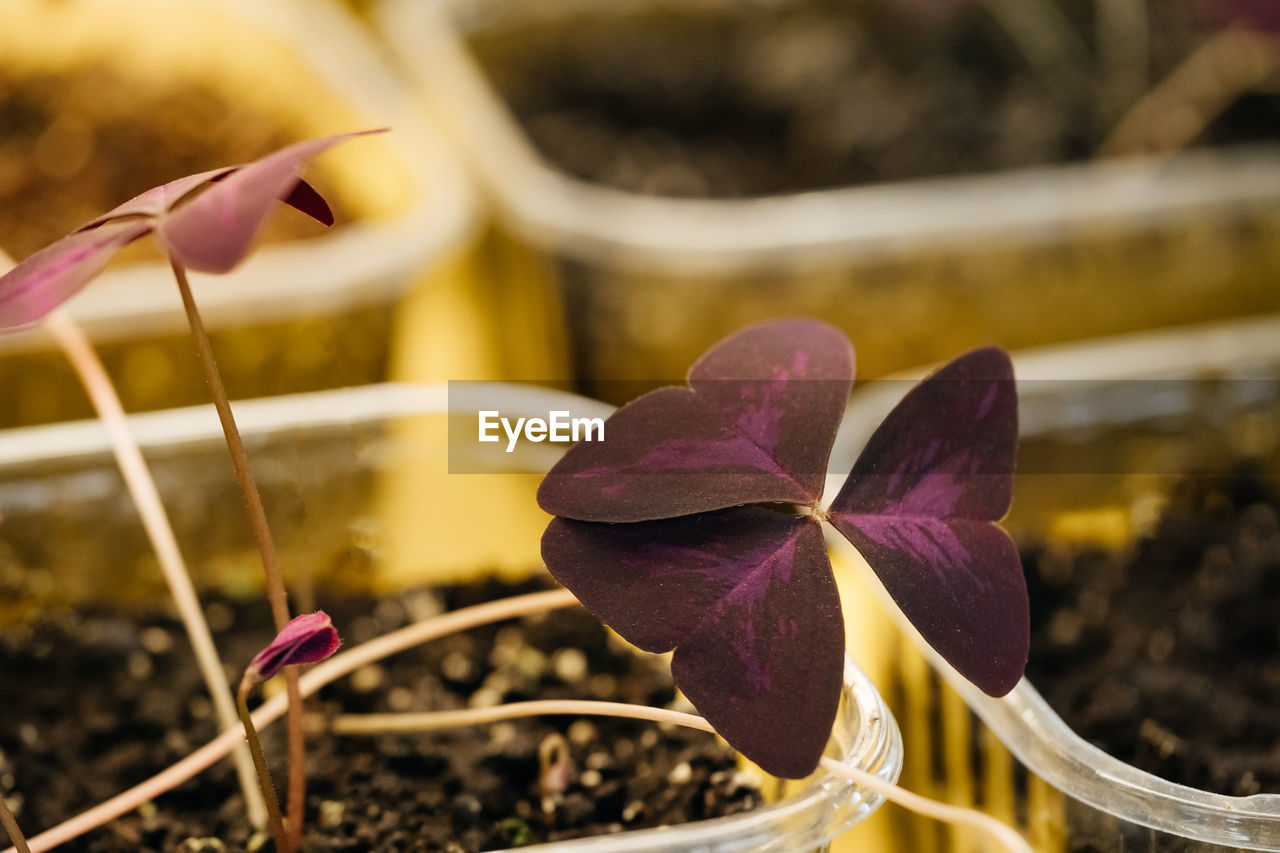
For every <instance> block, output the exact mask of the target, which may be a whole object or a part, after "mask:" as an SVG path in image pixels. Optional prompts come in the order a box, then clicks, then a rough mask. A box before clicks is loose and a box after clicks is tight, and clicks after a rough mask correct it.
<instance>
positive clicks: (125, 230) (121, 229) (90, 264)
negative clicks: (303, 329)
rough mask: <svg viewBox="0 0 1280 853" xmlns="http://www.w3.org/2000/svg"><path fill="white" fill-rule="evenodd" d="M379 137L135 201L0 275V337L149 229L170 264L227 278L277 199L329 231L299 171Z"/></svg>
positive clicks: (307, 149)
mask: <svg viewBox="0 0 1280 853" xmlns="http://www.w3.org/2000/svg"><path fill="white" fill-rule="evenodd" d="M381 132H383V131H382V130H366V131H357V132H354V133H342V134H337V135H335V136H326V137H323V138H320V139H311V140H307V141H305V142H299V143H297V144H295V145H290V146H288V147H286V148H282V149H280V150H279V151H276V152H275V153H273V154H268V155H267V156H266V157H263V158H262V159H260V160H256V161H254V162H252V163H247V164H243V165H240V166H227V167H224V168H221V169H213V170H211V171H208V172H201V173H199V174H196V175H188V176H186V177H183V178H178V179H177V180H174V181H170V182H169V183H167V184H163V185H161V186H158V187H153V188H152V189H149V190H147V191H146V192H144V193H142V194H141V195H138V196H135V197H134V198H132V199H130V200H128V201H126V202H124V203H123V204H121V205H119V206H118V207H116V208H114V209H113V210H111V211H109V212H107V213H105V214H103V215H102V216H99V217H98V218H96V219H94V220H92V221H91V222H89V223H88V224H86V225H84V226H82V227H81V228H80V229H78V230H77V231H75V232H73V233H72V234H71V235H69V236H67V237H64V238H62V239H61V240H59V241H57V242H56V243H53V244H51V245H49V246H46V247H45V248H44V249H41V250H40V251H38V252H36V253H35V254H33V255H31V256H30V257H28V258H26V259H25V260H23V261H22V262H21V263H19V264H18V265H17V266H15V267H14V268H13V269H12V270H10V271H9V272H8V273H6V274H5V275H3V276H0V333H3V332H9V331H14V330H16V329H20V328H23V327H25V326H28V325H30V324H32V323H34V322H36V321H37V320H39V319H40V318H42V317H43V316H44V315H45V314H48V313H49V312H50V311H52V310H53V309H54V308H56V307H58V306H59V305H61V304H62V303H63V302H65V301H66V300H67V299H69V298H70V297H71V296H73V295H74V294H75V293H76V291H78V290H79V289H80V288H82V287H84V286H85V285H86V284H88V283H89V282H90V281H91V280H92V279H93V278H94V276H96V275H97V274H98V273H99V272H101V271H102V268H103V267H104V266H106V264H107V261H109V260H110V259H111V256H112V255H113V254H114V253H115V251H116V250H117V249H119V248H120V247H122V246H124V245H125V244H126V243H129V242H132V241H133V240H136V239H138V238H139V237H142V236H144V235H146V234H148V233H150V232H152V231H155V232H156V233H157V237H158V239H159V240H160V242H161V244H162V245H163V246H164V248H165V250H166V251H167V252H168V253H169V256H170V257H171V258H172V259H173V260H174V261H176V262H178V263H181V264H183V265H184V266H188V267H190V268H192V269H196V270H202V271H205V272H226V271H228V270H230V269H231V268H232V267H234V266H235V265H236V264H238V263H239V262H240V261H241V260H243V259H244V257H245V255H247V254H248V252H249V248H250V245H251V243H252V240H253V237H254V235H255V234H256V233H257V231H258V228H259V227H260V226H261V225H262V221H263V219H264V218H265V217H266V215H267V213H268V211H269V210H270V207H271V205H272V203H273V202H275V201H277V200H278V201H282V202H284V203H285V204H288V205H290V206H292V207H295V208H297V209H298V210H300V211H302V212H303V213H305V214H307V215H308V216H310V217H312V218H313V219H316V220H318V221H320V222H322V223H324V224H325V225H331V224H332V223H333V213H332V212H331V211H330V210H329V205H328V204H327V203H326V202H325V200H324V199H323V198H322V197H321V196H320V194H319V193H318V192H316V190H315V189H314V188H313V187H312V186H311V185H310V184H308V183H306V182H305V181H303V180H302V178H301V171H302V168H303V166H304V165H305V164H306V162H307V161H308V160H310V159H311V158H313V157H316V156H318V155H320V154H321V153H323V152H324V151H327V150H328V149H329V148H332V147H333V146H335V145H338V144H339V143H342V142H345V141H347V140H349V139H352V138H354V137H357V136H363V135H366V134H370V133H381Z"/></svg>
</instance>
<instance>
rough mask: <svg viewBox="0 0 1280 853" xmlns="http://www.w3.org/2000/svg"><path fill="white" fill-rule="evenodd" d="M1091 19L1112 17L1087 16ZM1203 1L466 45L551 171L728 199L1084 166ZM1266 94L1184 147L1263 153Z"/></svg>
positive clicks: (1208, 23)
mask: <svg viewBox="0 0 1280 853" xmlns="http://www.w3.org/2000/svg"><path fill="white" fill-rule="evenodd" d="M578 5H579V6H580V7H582V6H583V5H584V4H578ZM587 5H589V4H587ZM607 5H608V4H606V6H607ZM1109 5H1115V6H1116V8H1117V9H1118V10H1119V12H1120V13H1121V16H1120V17H1116V16H1114V15H1113V17H1115V20H1110V19H1108V20H1105V21H1103V20H1098V19H1097V18H1096V17H1095V14H1096V11H1097V10H1098V9H1100V8H1107V7H1108V6H1109ZM1208 5H1209V4H1206V3H1203V2H1201V0H1167V2H1166V0H1162V2H1159V3H1144V4H1140V7H1139V8H1140V9H1142V10H1145V13H1143V14H1142V15H1141V16H1140V18H1139V19H1138V20H1134V21H1130V20H1126V19H1124V18H1123V15H1122V13H1123V11H1124V10H1123V9H1120V7H1119V6H1118V5H1117V4H1099V3H1096V2H1094V0H1043V2H1040V0H1038V1H1037V2H1035V3H1005V2H956V0H951V1H950V2H937V0H863V2H850V0H780V2H768V3H717V2H715V0H712V2H703V3H679V4H676V3H663V2H660V0H654V2H651V3H648V4H643V9H644V10H645V11H642V12H637V13H635V14H628V15H623V14H618V13H614V14H600V13H598V12H597V13H591V14H588V13H581V14H576V15H573V16H569V15H563V16H561V17H560V18H556V17H555V16H550V15H530V16H527V17H528V19H526V20H521V21H513V20H509V19H505V20H503V21H502V22H501V23H500V24H497V25H493V26H488V27H485V28H483V29H478V30H477V31H476V32H475V33H474V34H473V36H472V39H471V41H472V45H473V47H474V49H475V50H476V52H477V55H478V56H479V58H480V59H481V61H482V64H483V65H484V67H485V69H486V71H487V72H488V73H489V74H490V75H491V77H492V79H493V82H494V84H495V85H496V87H497V88H498V90H499V91H500V92H501V94H502V96H503V97H504V98H505V99H506V100H507V102H508V103H509V104H510V106H511V107H512V109H513V110H514V112H515V114H516V116H517V118H518V119H519V120H520V122H521V123H522V124H523V125H524V126H525V128H526V130H527V132H528V134H529V136H530V138H531V141H532V142H533V144H534V145H535V147H536V148H538V149H539V150H540V152H541V153H542V154H543V156H545V157H546V158H547V159H548V160H549V161H551V162H552V163H553V164H555V165H556V166H558V167H559V168H561V169H563V170H564V171H566V172H568V173H569V174H572V175H574V176H577V177H580V178H583V179H586V180H589V181H594V182H598V183H602V184H607V185H610V186H614V187H618V188H620V189H624V190H628V191H632V192H639V193H645V194H653V195H663V196H693V197H711V198H733V197H742V196H754V195H768V194H773V193H783V192H796V191H802V190H811V189H824V188H830V187H840V186H850V185H856V184H863V183H872V182H879V181H889V180H904V179H910V178H920V177H928V176H936V175H948V174H967V173H976V172H986V171H990V170H994V169H1004V168H1011V167H1020V166H1031V165H1039V164H1046V163H1060V162H1067V161H1077V160H1084V159H1088V158H1091V157H1094V156H1096V155H1097V154H1098V152H1099V148H1100V146H1101V145H1102V143H1103V142H1104V140H1106V139H1107V138H1108V136H1109V135H1110V133H1111V132H1112V130H1113V129H1114V128H1115V127H1116V126H1117V125H1118V124H1119V123H1120V121H1121V120H1122V118H1123V117H1124V116H1125V115H1126V114H1127V113H1128V111H1129V110H1130V109H1131V108H1132V107H1133V106H1134V104H1135V103H1137V102H1138V101H1139V99H1140V98H1141V97H1142V96H1143V95H1144V94H1146V93H1147V92H1149V91H1151V90H1152V89H1153V88H1154V87H1155V86H1156V84H1157V83H1158V82H1159V81H1161V80H1163V79H1164V78H1165V77H1166V76H1167V75H1169V74H1170V72H1171V71H1173V70H1174V69H1175V68H1177V67H1178V66H1179V65H1180V64H1181V63H1182V62H1183V61H1185V60H1186V59H1187V57H1188V56H1190V55H1191V54H1192V53H1194V52H1195V51H1196V50H1197V49H1199V48H1200V47H1201V46H1202V45H1204V44H1205V43H1206V42H1207V41H1208V40H1209V38H1210V37H1211V35H1212V33H1213V32H1214V31H1215V28H1216V25H1217V24H1218V23H1219V21H1216V20H1210V19H1209V18H1208V17H1206V15H1205V14H1204V9H1205V8H1206V7H1207V6H1208ZM1001 7H1003V8H1005V9H1006V10H1012V15H1013V16H1014V17H1017V18H1018V21H1016V22H1014V21H1010V20H1007V19H1006V20H1005V21H1004V22H1002V21H1001V16H1000V14H999V13H998V12H997V10H998V9H1000V8H1001ZM1020 7H1025V8H1020ZM608 8H610V9H612V8H613V7H612V6H609V7H608ZM1133 8H1134V6H1132V5H1130V4H1124V9H1130V10H1131V9H1133ZM1222 8H1226V6H1225V5H1223V6H1222ZM579 11H581V10H580V9H579ZM1007 15H1008V11H1007V12H1006V18H1007ZM513 17H515V16H508V18H513ZM1225 52H1226V53H1227V54H1229V55H1233V56H1239V55H1240V54H1241V53H1243V51H1240V50H1234V51H1233V50H1228V51H1225ZM1144 56H1147V57H1148V58H1147V59H1145V60H1144V59H1143V57H1144ZM1229 58H1230V56H1229ZM1227 64H1231V63H1230V62H1228V63H1227ZM1230 73H1232V72H1229V71H1228V72H1224V74H1230ZM1267 79H1268V81H1269V82H1267V83H1264V85H1262V86H1259V87H1249V88H1245V89H1241V91H1240V92H1239V93H1238V94H1237V96H1228V97H1226V98H1225V99H1223V100H1225V102H1226V108H1225V109H1224V110H1222V111H1221V114H1219V115H1216V116H1214V117H1213V118H1212V120H1209V121H1207V122H1205V124H1206V126H1205V128H1204V129H1203V131H1202V132H1200V133H1196V134H1194V139H1192V140H1191V143H1192V144H1195V145H1217V144H1221V143H1224V142H1251V141H1268V142H1269V141H1273V140H1274V138H1275V128H1276V126H1277V123H1278V122H1280V88H1278V87H1277V86H1276V85H1275V82H1276V75H1274V74H1273V75H1271V76H1270V77H1268V78H1267ZM1208 100H1211V98H1205V97H1203V93H1194V92H1191V91H1188V93H1187V97H1186V98H1185V99H1182V98H1178V99H1175V100H1174V101H1173V102H1172V103H1173V104H1174V105H1173V106H1171V107H1170V108H1168V109H1161V110H1158V111H1156V113H1155V114H1154V116H1153V121H1152V122H1150V124H1152V125H1153V126H1152V127H1151V128H1149V130H1144V132H1143V133H1140V134H1138V136H1137V137H1136V138H1137V139H1138V140H1140V141H1138V142H1136V143H1133V144H1126V145H1121V146H1119V149H1118V150H1117V153H1140V152H1141V151H1142V150H1146V149H1149V148H1150V147H1154V146H1159V147H1163V146H1164V143H1163V142H1158V140H1160V139H1162V138H1163V134H1164V133H1165V130H1164V129H1163V128H1162V127H1160V126H1159V125H1160V124H1161V122H1163V121H1165V120H1166V119H1167V120H1168V121H1174V120H1175V119H1176V120H1179V121H1181V120H1183V119H1185V118H1186V116H1187V114H1188V113H1190V114H1193V115H1194V114H1195V112H1196V111H1197V110H1199V109H1201V105H1202V104H1203V103H1205V102H1206V101H1208ZM1126 149H1127V150H1126Z"/></svg>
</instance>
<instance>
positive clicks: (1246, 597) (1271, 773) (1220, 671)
mask: <svg viewBox="0 0 1280 853" xmlns="http://www.w3.org/2000/svg"><path fill="white" fill-rule="evenodd" d="M1278 518H1280V484H1277V482H1276V481H1275V480H1274V479H1269V478H1267V477H1266V476H1264V475H1263V474H1262V473H1260V469H1259V468H1258V467H1257V466H1253V465H1242V466H1241V467H1240V469H1239V470H1238V472H1237V475H1236V476H1232V477H1225V476H1221V475H1219V476H1213V477H1188V478H1187V479H1186V480H1185V481H1183V482H1182V483H1181V484H1180V486H1179V487H1178V488H1177V489H1176V490H1175V492H1174V493H1173V495H1172V496H1171V498H1170V500H1169V503H1168V506H1167V508H1166V509H1165V511H1164V513H1163V517H1162V518H1161V519H1160V521H1159V522H1158V524H1157V525H1156V527H1155V528H1154V530H1153V531H1152V532H1151V534H1150V535H1149V536H1146V537H1144V538H1142V539H1141V540H1140V541H1139V542H1137V543H1136V544H1135V545H1134V546H1133V548H1132V551H1131V552H1130V553H1123V554H1120V553H1106V552H1103V551H1096V550H1094V551H1083V550H1082V551H1062V550H1057V549H1045V548H1040V549H1036V550H1033V551H1031V552H1030V553H1028V554H1026V555H1024V562H1025V565H1026V568H1027V574H1028V582H1029V585H1030V592H1031V602H1032V643H1031V661H1030V664H1029V665H1028V667H1027V675H1028V677H1029V678H1030V680H1031V682H1032V683H1033V684H1034V685H1035V686H1036V689H1037V690H1038V691H1040V693H1041V694H1042V695H1043V696H1044V698H1045V699H1046V700H1047V701H1048V702H1049V704H1050V705H1051V706H1052V707H1053V708H1054V710H1056V711H1057V712H1058V713H1059V714H1060V715H1061V716H1062V718H1063V719H1064V720H1065V721H1066V722H1067V724H1068V725H1070V726H1071V728H1072V729H1074V730H1075V731H1076V732H1077V733H1079V734H1080V735H1081V736H1083V737H1084V738H1086V739H1087V740H1089V741H1092V742H1094V743H1096V744H1097V745H1099V746H1100V747H1102V749H1104V750H1106V751H1107V752H1108V753H1110V754H1112V755H1114V756H1116V757H1117V758H1120V759H1122V760H1124V761H1126V762H1129V763H1131V764H1134V765H1136V766H1137V767H1140V768H1142V769H1143V770H1146V771H1149V772H1151V773H1154V774H1155V775H1157V776H1161V777H1163V778H1165V779H1169V780H1171V781H1174V782H1180V783H1182V784H1186V785H1191V786H1193V787H1196V788H1202V789H1206V790H1209V791H1214V792H1217V793H1222V794H1230V795H1248V794H1255V793H1259V792H1266V793H1280V714H1277V712H1276V709H1277V708H1280V521H1278V520H1277V519H1278Z"/></svg>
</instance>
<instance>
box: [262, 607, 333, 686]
mask: <svg viewBox="0 0 1280 853" xmlns="http://www.w3.org/2000/svg"><path fill="white" fill-rule="evenodd" d="M340 645H342V640H340V639H339V638H338V631H337V629H336V628H334V627H333V622H331V621H330V620H329V614H328V613H325V612H324V611H323V610H317V611H316V612H315V613H304V614H302V615H301V616H295V617H294V618H293V619H292V620H291V621H290V622H289V624H288V625H285V626H284V630H283V631H281V632H280V633H279V634H277V635H276V638H275V639H274V640H272V641H271V645H269V646H267V647H266V648H265V649H263V650H262V651H260V652H258V653H257V654H256V655H254V657H253V660H251V661H250V662H249V668H248V669H247V670H245V680H246V681H250V682H262V681H267V680H268V679H270V678H272V677H273V676H274V675H275V674H276V673H277V672H279V671H280V670H281V668H282V667H286V666H289V665H290V664H295V663H315V662H316V661H319V660H324V659H325V658H327V657H328V656H329V655H331V654H333V653H334V652H336V651H337V650H338V646H340Z"/></svg>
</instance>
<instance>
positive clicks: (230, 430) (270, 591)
mask: <svg viewBox="0 0 1280 853" xmlns="http://www.w3.org/2000/svg"><path fill="white" fill-rule="evenodd" d="M169 265H170V267H172V269H173V276H174V278H175V279H176V280H177V282H178V291H179V293H181V294H182V307H183V309H184V310H185V311H186V314H187V323H188V325H189V326H190V327H191V337H192V338H193V340H194V341H195V345H196V355H197V357H198V359H199V361H200V367H201V370H203V372H204V377H205V382H206V383H207V384H208V386H209V393H210V395H211V396H212V397H213V406H214V408H215V409H217V411H218V420H219V421H220V422H221V423H222V433H223V435H224V436H225V437H226V440H227V451H228V452H229V453H230V454H231V464H232V467H233V468H234V469H235V474H236V483H237V484H238V485H239V486H240V494H241V496H242V497H243V498H244V503H245V508H246V509H247V510H248V512H249V522H250V524H251V525H252V527H253V538H254V541H255V542H257V545H258V553H259V554H260V555H261V558H262V569H263V572H264V573H265V575H266V583H267V599H268V600H269V601H270V602H271V614H272V617H273V619H274V620H275V624H276V630H277V631H283V630H284V627H285V625H287V624H289V600H288V594H287V593H286V592H285V587H284V577H283V575H282V574H281V572H280V558H279V556H278V555H277V553H276V547H275V543H274V541H273V540H272V538H271V528H270V526H269V525H268V524H267V513H266V510H265V509H264V508H263V506H262V495H261V494H260V493H259V492H258V484H257V481H256V480H255V479H254V476H253V470H252V468H251V467H250V466H249V455H248V454H247V453H246V452H245V449H244V441H243V440H242V439H241V438H240V430H239V429H238V428H237V427H236V421H235V416H234V415H233V414H232V413H231V403H230V401H229V400H228V399H227V390H226V386H225V385H223V383H222V374H221V373H220V372H219V370H218V364H217V361H216V360H215V359H214V357H213V347H212V346H211V345H210V343H209V334H208V333H207V332H206V331H205V328H204V322H203V321H202V320H201V319H200V311H199V309H197V308H196V301H195V298H194V297H193V296H192V295H191V284H190V283H189V282H188V281H187V271H186V268H185V267H183V265H182V264H181V263H180V262H178V261H177V260H174V259H172V258H171V259H170V261H169ZM284 676H285V692H286V695H287V697H288V702H289V715H288V721H287V727H288V732H289V800H288V812H289V820H288V825H287V827H288V828H287V831H288V835H287V836H286V838H285V845H284V846H283V847H281V849H280V853H289V851H292V850H295V849H297V846H298V844H299V843H300V842H301V840H302V821H303V806H304V805H305V800H306V741H305V736H306V735H305V733H304V732H303V730H302V693H301V691H300V689H299V687H298V671H297V668H296V667H292V666H290V667H286V668H285V672H284ZM265 784H270V783H269V782H267V783H265ZM264 787H265V785H264Z"/></svg>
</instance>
